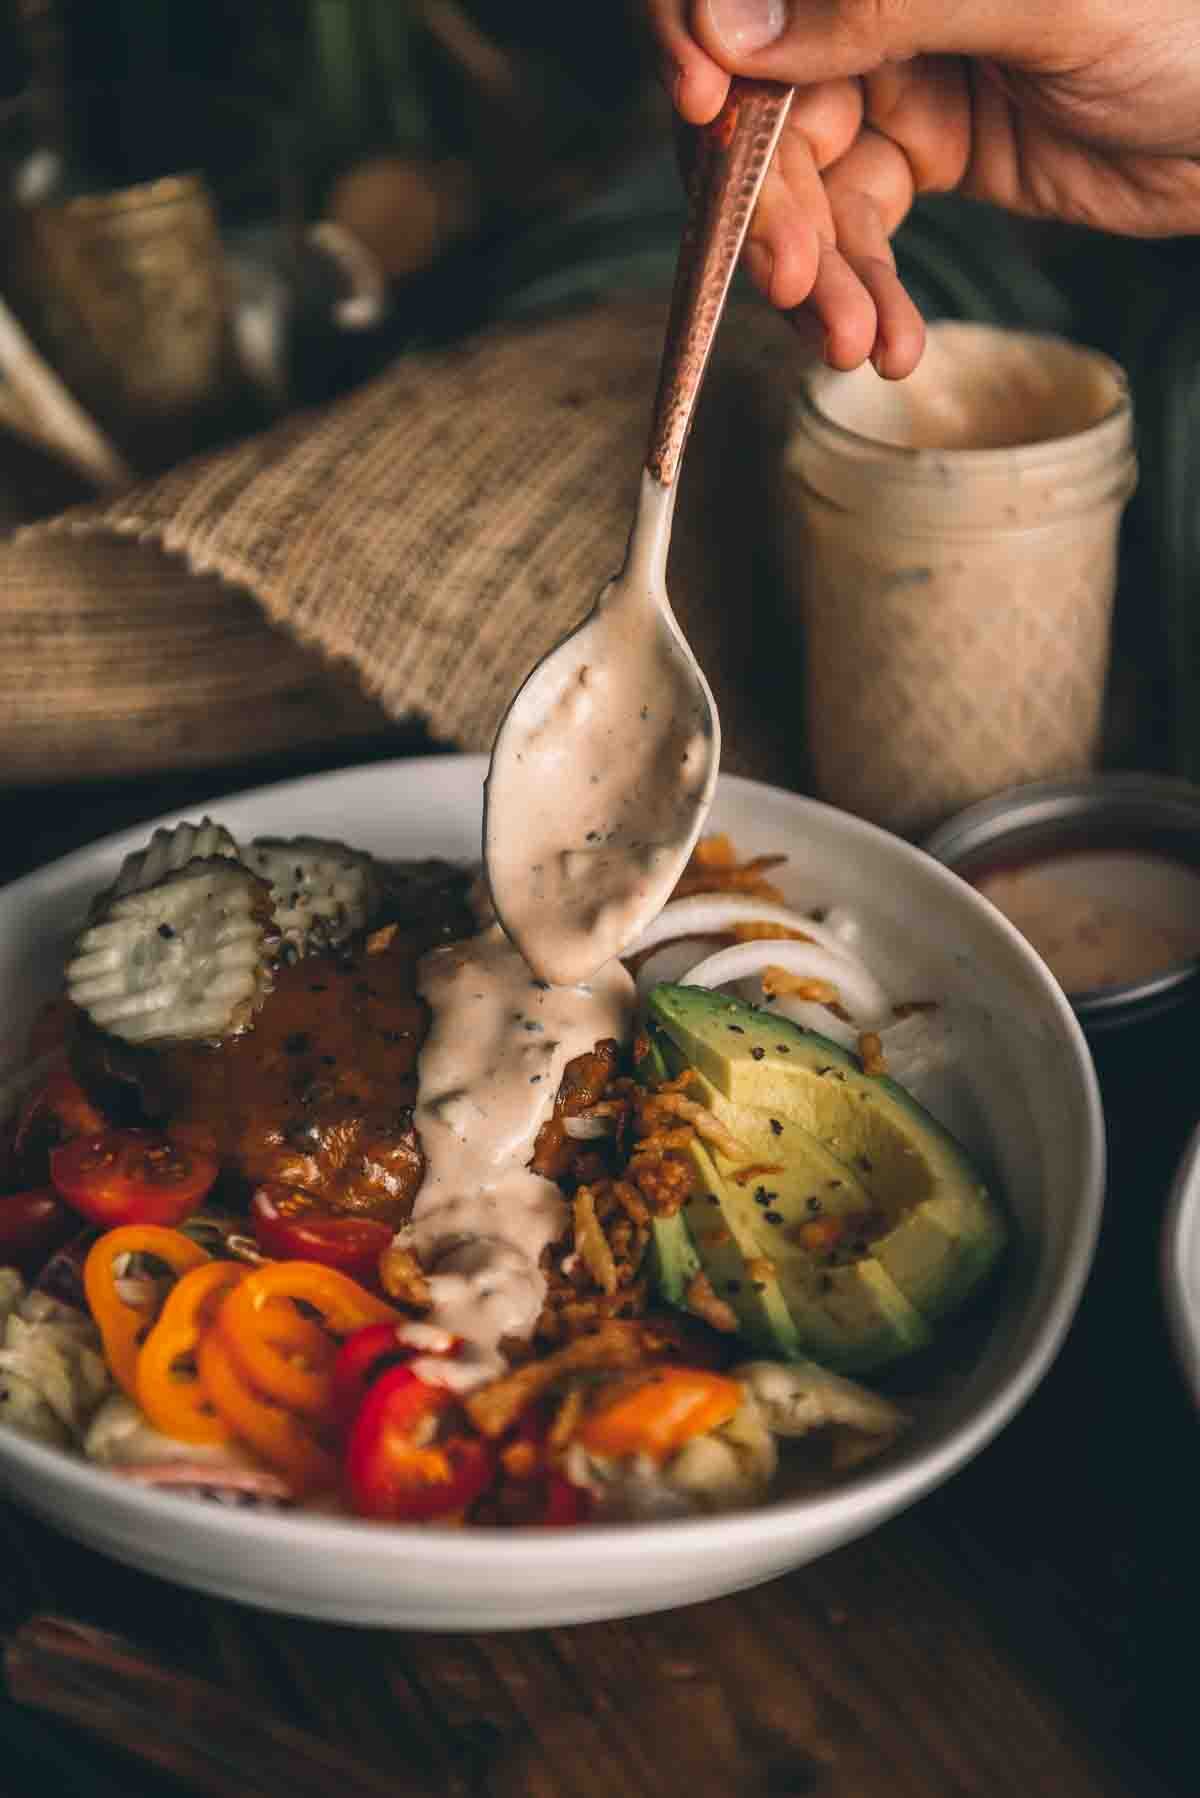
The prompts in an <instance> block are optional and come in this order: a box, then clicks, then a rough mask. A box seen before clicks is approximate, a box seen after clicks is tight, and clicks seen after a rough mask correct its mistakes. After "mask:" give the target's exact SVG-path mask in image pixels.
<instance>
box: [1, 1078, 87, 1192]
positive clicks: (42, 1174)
mask: <svg viewBox="0 0 1200 1798" xmlns="http://www.w3.org/2000/svg"><path fill="white" fill-rule="evenodd" d="M104 1128H105V1121H104V1117H103V1115H102V1113H101V1112H99V1111H97V1109H96V1107H95V1106H94V1105H93V1104H92V1101H91V1100H90V1099H89V1098H88V1096H87V1094H86V1093H85V1092H84V1090H83V1088H82V1087H81V1086H80V1084H79V1082H78V1080H76V1078H75V1076H74V1074H72V1073H71V1072H70V1071H69V1069H67V1068H65V1067H63V1068H56V1069H55V1070H54V1072H53V1073H52V1074H48V1075H47V1076H46V1078H45V1079H44V1080H43V1081H42V1083H41V1085H40V1086H37V1087H35V1088H34V1090H33V1091H32V1092H31V1093H30V1094H29V1096H28V1098H27V1099H26V1100H25V1103H24V1104H23V1105H22V1107H21V1110H20V1114H19V1116H18V1118H17V1127H16V1130H15V1131H14V1133H13V1139H12V1164H13V1169H14V1171H15V1174H16V1177H17V1178H18V1179H20V1180H22V1181H27V1182H28V1183H29V1184H30V1185H35V1184H37V1185H40V1184H41V1183H42V1182H43V1181H44V1180H45V1179H46V1177H47V1174H48V1172H49V1168H50V1154H51V1151H52V1150H54V1149H56V1148H57V1147H58V1146H59V1144H60V1143H64V1142H69V1141H70V1139H71V1138H72V1137H73V1136H92V1135H95V1134H96V1133H97V1132H98V1131H100V1130H103V1129H104Z"/></svg>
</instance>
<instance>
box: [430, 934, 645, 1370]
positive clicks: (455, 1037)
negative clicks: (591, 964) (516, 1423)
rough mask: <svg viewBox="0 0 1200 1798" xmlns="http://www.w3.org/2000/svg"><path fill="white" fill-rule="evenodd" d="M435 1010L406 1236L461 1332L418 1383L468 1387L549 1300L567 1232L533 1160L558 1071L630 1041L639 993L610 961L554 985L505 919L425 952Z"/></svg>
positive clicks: (499, 1364)
mask: <svg viewBox="0 0 1200 1798" xmlns="http://www.w3.org/2000/svg"><path fill="white" fill-rule="evenodd" d="M417 984H418V990H419V991H420V993H421V996H422V998H424V999H425V1000H426V1002H427V1003H428V1005H429V1007H430V1011H431V1012H432V1023H431V1025H430V1029H429V1034H428V1036H427V1038H426V1040H425V1043H424V1045H423V1047H422V1049H421V1057H420V1089H419V1094H418V1099H417V1106H416V1111H415V1114H414V1115H415V1122H416V1125H417V1129H418V1130H419V1132H420V1136H421V1144H422V1147H423V1149H424V1151H425V1160H426V1168H425V1178H424V1181H423V1182H422V1185H421V1189H420V1191H419V1193H418V1194H417V1198H416V1202H415V1204H414V1206H413V1211H412V1218H411V1220H410V1222H409V1223H408V1225H406V1227H405V1229H404V1230H403V1231H402V1232H401V1235H400V1239H399V1240H400V1241H401V1242H402V1243H403V1244H404V1246H405V1247H406V1248H408V1249H411V1250H412V1252H413V1253H414V1254H415V1255H416V1257H417V1259H418V1260H419V1261H420V1263H421V1265H422V1266H423V1267H424V1268H425V1269H426V1270H427V1272H428V1275H429V1284H430V1289H431V1292H432V1296H433V1307H432V1310H431V1311H430V1314H429V1320H428V1321H429V1323H430V1324H432V1325H434V1326H436V1327H440V1328H442V1329H445V1330H449V1331H450V1332H451V1333H452V1334H453V1335H455V1336H460V1337H462V1338H463V1340H464V1343H465V1345H466V1346H465V1349H464V1351H463V1352H462V1353H461V1354H460V1355H458V1356H457V1357H456V1358H454V1359H453V1360H445V1359H441V1358H435V1357H433V1356H430V1357H427V1358H422V1359H421V1360H419V1361H418V1363H417V1364H416V1366H417V1371H418V1372H419V1373H420V1375H421V1376H422V1378H425V1379H429V1380H430V1381H435V1382H440V1383H441V1384H444V1385H453V1386H457V1387H461V1388H466V1387H468V1386H472V1385H476V1384H479V1383H480V1382H481V1381H484V1380H487V1379H491V1378H494V1377H495V1376H497V1375H498V1374H501V1373H503V1371H504V1368H505V1360H504V1357H503V1355H502V1353H501V1347H500V1345H501V1344H502V1342H503V1341H504V1340H505V1339H506V1338H513V1339H518V1338H526V1337H528V1336H529V1335H530V1334H531V1333H532V1331H533V1327H534V1325H535V1324H536V1322H537V1319H538V1315H539V1313H540V1311H541V1309H542V1305H543V1303H544V1302H545V1297H546V1278H545V1275H544V1274H543V1272H542V1270H541V1267H540V1266H539V1263H540V1261H541V1257H542V1255H543V1254H544V1252H545V1250H546V1249H547V1248H549V1246H550V1245H551V1244H552V1243H554V1242H557V1241H558V1239H559V1237H561V1236H562V1234H563V1232H564V1230H565V1229H566V1225H567V1206H566V1201H565V1200H564V1198H563V1195H562V1193H561V1192H560V1190H559V1188H558V1186H557V1185H556V1184H555V1183H554V1181H553V1180H547V1179H545V1178H543V1177H542V1176H541V1175H540V1174H535V1173H532V1172H531V1171H530V1169H529V1166H528V1162H529V1159H530V1157H531V1155H532V1153H533V1145H534V1139H535V1138H536V1136H537V1132H538V1130H539V1128H540V1126H541V1124H542V1123H543V1122H544V1121H545V1119H546V1118H547V1117H549V1115H550V1110H551V1107H552V1104H553V1101H554V1096H555V1093H556V1092H557V1090H558V1085H559V1082H560V1080H561V1079H562V1074H563V1069H564V1068H565V1067H566V1064H567V1062H568V1061H570V1060H571V1059H572V1058H573V1057H574V1056H576V1055H581V1054H584V1053H586V1052H587V1051H589V1050H591V1049H592V1048H594V1046H595V1044H596V1043H597V1042H598V1041H599V1040H600V1039H601V1038H603V1037H616V1038H617V1039H618V1040H619V1041H620V1040H623V1039H624V1038H626V1037H627V1036H628V1033H629V1029H630V1025H631V1022H632V1018H633V1007H634V986H633V981H632V979H631V978H630V976H629V974H628V973H627V972H626V970H625V969H624V968H623V967H622V965H621V964H620V962H617V961H610V962H608V963H607V964H606V965H605V966H604V967H602V968H601V969H600V971H599V972H598V973H597V974H596V975H595V976H594V978H593V979H591V980H590V981H588V982H587V983H586V984H581V985H576V986H569V987H552V986H548V985H547V984H546V982H545V981H543V980H539V979H538V978H537V977H536V976H534V975H533V974H532V973H531V972H530V970H529V968H528V967H527V966H526V965H525V963H524V961H523V960H522V959H521V956H520V954H519V953H518V951H517V950H516V949H515V948H514V947H513V946H512V944H511V943H510V942H509V941H508V939H507V938H506V937H505V936H504V934H503V932H502V931H501V930H500V928H499V926H498V925H491V926H490V927H489V928H488V929H486V930H485V931H484V932H483V933H482V934H481V935H480V936H477V937H471V938H469V939H468V940H467V941H465V942H460V943H452V944H449V945H447V946H446V947H445V948H440V949H434V950H431V951H430V953H429V954H427V955H426V956H424V957H423V958H422V960H421V962H420V964H419V966H418V970H417Z"/></svg>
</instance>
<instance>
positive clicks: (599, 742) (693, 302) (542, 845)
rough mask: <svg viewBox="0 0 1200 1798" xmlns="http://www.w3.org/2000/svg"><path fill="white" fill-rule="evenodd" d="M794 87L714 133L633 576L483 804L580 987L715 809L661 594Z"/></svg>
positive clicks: (523, 943) (548, 959)
mask: <svg viewBox="0 0 1200 1798" xmlns="http://www.w3.org/2000/svg"><path fill="white" fill-rule="evenodd" d="M793 92H794V90H793V89H792V88H789V87H783V86H780V85H779V84H778V83H775V82H765V81H745V80H735V81H733V82H732V83H731V84H730V90H729V95H728V97H727V99H726V102H725V105H724V106H723V108H722V109H721V112H720V113H719V114H718V115H717V117H716V118H715V119H714V120H713V122H712V124H711V125H708V126H706V127H705V128H704V132H703V134H702V136H701V141H700V146H699V154H698V156H697V158H696V162H695V165H694V168H693V173H692V183H691V190H690V194H689V206H688V218H687V224H686V227H685V230H684V234H683V241H682V244H681V247H680V253H679V261H678V264H677V267H676V271H675V285H674V289H673V293H672V299H671V311H670V316H669V319H668V323H667V331H666V339H665V343H664V347H663V356H662V363H661V368H660V373H659V384H658V394H657V398H656V401H655V407H654V417H653V423H652V427H651V433H650V443H649V448H648V450H647V455H646V465H645V469H644V472H643V475H642V482H641V490H640V494H639V498H638V505H637V511H636V514H635V517H634V521H633V528H632V530H631V532H630V536H629V547H628V550H627V552H626V557H625V563H624V566H623V567H622V569H621V571H620V573H619V574H617V575H616V576H615V577H614V578H613V579H612V580H611V581H610V582H609V583H608V585H607V586H606V587H605V588H604V589H603V591H602V592H601V594H600V597H599V599H598V600H597V601H596V603H595V605H594V606H593V608H592V610H591V612H590V613H589V614H588V615H587V617H586V618H585V619H584V620H583V622H582V623H581V624H580V625H578V626H577V627H576V629H575V630H574V631H572V632H571V634H570V635H569V636H568V637H566V638H564V640H563V641H562V642H561V643H559V644H557V645H556V647H555V648H553V649H552V650H551V651H550V652H549V654H548V655H547V656H545V657H544V658H543V660H542V661H541V662H539V663H538V665H537V666H536V667H535V668H534V670H533V672H532V673H531V674H530V675H529V676H528V678H527V679H526V680H525V682H524V684H523V685H522V686H521V688H520V690H519V691H518V693H517V695H516V697H515V699H514V700H513V701H512V704H511V705H510V706H509V708H508V711H507V713H506V714H505V717H504V718H503V720H502V722H501V725H500V728H499V731H498V732H497V735H496V740H495V743H494V745H493V748H492V758H491V767H490V769H489V772H488V778H487V784H486V788H485V794H484V827H483V859H484V868H485V870H486V873H487V879H488V885H489V887H490V889H491V895H492V903H493V905H494V906H495V909H496V915H497V917H498V919H499V921H500V923H501V925H502V926H503V928H504V930H505V932H506V934H507V935H508V936H509V937H510V939H511V940H512V942H513V943H515V945H516V947H517V948H518V949H519V950H520V952H521V954H522V955H523V956H524V958H525V960H526V961H527V962H528V964H529V966H530V967H531V968H532V969H533V971H534V973H535V974H536V975H538V976H539V977H540V978H541V979H543V980H546V981H548V982H549V983H550V984H552V985H556V986H557V985H562V986H567V985H576V984H578V983H580V982H583V981H586V980H587V979H588V978H590V976H591V975H593V974H595V972H596V971H597V969H598V968H600V967H601V966H603V964H604V963H605V962H606V961H608V960H610V959H611V958H612V957H613V956H615V955H617V954H619V953H620V951H621V950H622V949H623V948H624V947H625V946H626V945H627V944H628V943H630V942H631V941H632V940H633V939H634V937H636V936H637V935H638V933H639V932H640V931H641V930H642V929H643V928H644V927H645V925H646V924H647V923H648V922H649V920H650V919H651V918H652V917H653V916H654V915H655V914H656V913H657V912H658V911H659V910H660V909H661V908H662V906H663V904H664V903H665V902H666V900H667V898H668V897H669V895H670V893H671V890H672V888H673V887H674V885H675V883H676V881H677V880H678V878H679V875H680V874H681V873H682V871H683V869H684V867H685V865H686V863H687V860H688V857H689V856H690V855H691V852H692V849H693V847H694V846H695V843H696V839H697V838H698V836H699V835H700V832H701V830H702V829H703V827H704V820H705V818H706V817H707V815H708V810H709V806H710V805H711V803H712V797H713V791H714V788H715V786H716V780H717V772H718V768H719V765H720V756H721V729H720V721H719V719H718V717H717V708H716V705H715V703H714V701H713V696H712V692H711V690H710V688H709V685H708V682H707V680H706V679H705V677H704V674H703V671H702V670H701V668H700V665H699V663H698V662H697V660H696V658H695V656H694V655H693V654H692V651H691V649H690V647H689V645H688V643H687V640H686V638H685V637H684V635H683V632H682V631H681V630H680V628H679V625H678V622H677V621H676V618H675V615H674V613H673V612H672V610H671V604H670V600H669V599H668V597H667V581H666V566H667V552H668V549H669V548H670V541H671V521H672V517H673V514H674V510H675V492H676V478H677V476H678V472H679V467H680V464H681V462H682V458H683V450H684V445H685V442H686V440H687V434H688V431H689V429H690V426H691V421H692V416H693V413H694V411H695V405H696V400H697V398H698V396H699V393H700V388H701V386H702V384H703V380H704V374H705V370H706V369H707V366H708V360H709V355H710V353H711V350H712V345H713V340H714V338H715V336H716V332H717V327H718V325H719V323H720V320H721V315H722V313H723V311H724V309H725V300H726V297H727V295H728V292H729V285H730V282H731V281H732V279H733V272H734V269H735V267H736V265H737V259H738V256H739V254H740V253H741V248H742V244H743V242H744V240H745V236H746V231H747V228H748V226H749V223H750V218H751V215H752V214H753V211H754V204H755V201H756V199H757V198H758V192H759V189H760V187H761V186H762V182H763V178H764V176H765V175H766V172H767V168H768V166H769V164H770V161H771V157H772V155H773V154H774V151H775V146H776V144H777V143H778V141H779V134H780V132H781V131H782V129H783V125H784V121H785V119H786V118H787V113H788V109H789V107H790V105H791V102H792V97H793Z"/></svg>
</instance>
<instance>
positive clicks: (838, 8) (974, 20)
mask: <svg viewBox="0 0 1200 1798" xmlns="http://www.w3.org/2000/svg"><path fill="white" fill-rule="evenodd" d="M1024 10H1025V9H1024V8H1023V7H1021V6H1017V7H1013V6H1012V5H1011V4H1010V3H1008V0H977V3H976V4H969V5H965V6H949V7H948V6H947V5H946V4H945V0H691V8H690V11H691V20H690V23H691V29H692V35H693V36H694V37H695V39H696V41H697V42H698V43H699V44H700V45H701V46H702V48H703V49H705V50H706V51H707V52H708V54H709V55H710V56H711V57H712V58H713V60H714V61H715V62H718V63H719V64H720V65H721V67H722V68H725V69H728V70H730V72H731V73H733V74H736V75H757V76H759V77H762V78H764V79H766V80H774V81H786V82H789V83H793V84H795V85H796V86H808V85H810V84H813V83H816V82H820V81H829V80H834V79H838V78H840V77H842V76H847V75H864V74H867V73H868V72H869V71H870V70H872V69H875V68H878V67H879V65H880V63H882V62H886V61H902V60H906V59H907V58H909V57H912V56H917V55H921V54H925V55H932V54H936V53H938V52H952V53H954V54H956V55H960V56H972V55H974V56H982V55H987V56H1005V55H1012V54H1013V53H1014V52H1015V51H1016V50H1017V49H1018V46H1019V43H1020V39H1021V37H1022V35H1023V33H1022V30H1021V19H1020V15H1021V14H1022V12H1023V11H1024Z"/></svg>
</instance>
